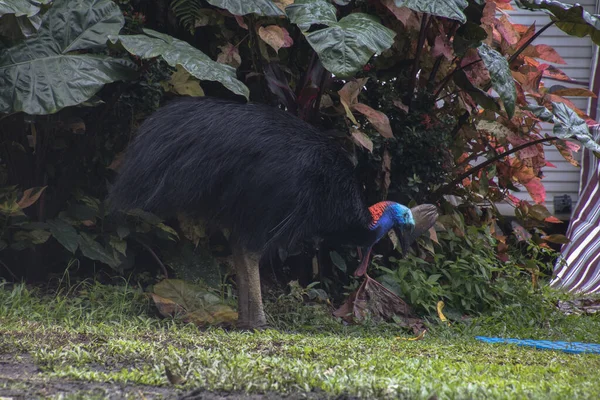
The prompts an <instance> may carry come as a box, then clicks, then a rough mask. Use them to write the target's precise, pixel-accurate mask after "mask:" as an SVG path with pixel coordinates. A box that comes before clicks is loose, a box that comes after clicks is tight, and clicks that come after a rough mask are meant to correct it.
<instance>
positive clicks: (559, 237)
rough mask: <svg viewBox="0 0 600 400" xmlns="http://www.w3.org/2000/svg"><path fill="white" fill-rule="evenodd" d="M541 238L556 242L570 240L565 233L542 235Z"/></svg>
mask: <svg viewBox="0 0 600 400" xmlns="http://www.w3.org/2000/svg"><path fill="white" fill-rule="evenodd" d="M541 239H543V240H545V241H546V242H550V243H556V244H567V243H569V242H570V240H569V238H568V237H566V236H565V235H560V234H558V233H556V234H553V235H548V236H542V237H541Z"/></svg>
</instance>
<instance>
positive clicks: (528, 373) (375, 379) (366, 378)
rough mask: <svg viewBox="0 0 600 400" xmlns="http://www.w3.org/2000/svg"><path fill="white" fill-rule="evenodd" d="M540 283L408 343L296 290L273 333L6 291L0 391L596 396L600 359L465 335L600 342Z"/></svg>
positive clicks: (121, 298) (136, 296) (81, 287)
mask: <svg viewBox="0 0 600 400" xmlns="http://www.w3.org/2000/svg"><path fill="white" fill-rule="evenodd" d="M542 289H543V290H542V291H540V292H538V293H537V294H535V295H531V297H530V298H527V299H523V302H522V304H521V305H519V306H511V305H506V306H504V307H501V308H497V309H496V310H494V311H493V312H490V313H487V314H482V315H480V316H477V317H475V318H470V319H467V320H463V321H462V322H461V321H458V322H453V323H452V324H451V325H450V326H447V325H445V324H443V323H441V322H440V321H439V320H438V319H435V318H431V319H429V320H427V322H426V325H427V329H428V331H427V334H426V335H425V337H424V338H423V339H422V340H418V341H412V340H406V339H410V338H411V337H412V335H410V334H407V333H406V332H405V331H403V330H401V329H400V328H398V327H397V326H396V325H394V324H383V325H378V326H372V325H369V324H368V323H367V324H364V325H362V326H355V325H343V324H341V323H340V322H339V321H337V320H335V319H334V318H332V317H331V316H330V313H329V312H327V311H326V307H327V306H326V305H323V304H321V305H319V304H312V305H307V304H303V303H302V302H300V301H299V300H298V299H297V297H294V296H293V295H282V296H281V297H279V298H277V299H273V298H272V299H270V301H269V302H268V303H267V309H268V311H269V317H270V318H269V321H270V322H271V324H272V327H273V328H275V329H267V330H264V331H257V332H239V331H228V330H224V329H220V328H210V329H207V330H200V329H198V328H197V327H195V326H194V325H191V324H182V323H179V322H175V321H173V320H169V319H159V318H157V317H156V314H155V311H154V310H153V308H152V307H151V303H150V300H149V299H148V297H147V296H146V295H145V294H144V293H143V291H142V290H141V289H139V288H138V287H137V286H136V285H131V284H119V285H101V284H99V283H92V282H83V283H79V284H77V285H73V286H70V287H69V288H68V290H67V289H64V288H63V289H62V290H58V291H56V290H54V289H53V290H48V291H47V290H44V289H43V288H31V287H27V286H25V285H8V284H4V285H3V286H2V288H1V289H0V360H1V362H0V396H7V395H9V397H10V395H17V394H21V395H25V396H26V397H27V398H35V397H36V396H37V397H39V398H109V396H112V398H177V396H180V395H184V394H189V393H190V392H191V391H193V390H197V392H196V395H201V396H204V397H196V398H223V397H220V396H221V395H222V396H225V395H224V394H223V392H227V393H228V396H233V397H228V398H242V397H244V396H251V395H256V396H258V395H259V394H261V395H266V396H267V398H279V397H281V396H288V397H290V398H301V397H307V398H328V397H331V398H336V397H338V398H339V397H340V396H347V397H345V398H410V399H413V398H414V399H431V398H438V399H458V398H492V399H509V398H510V399H514V398H532V399H537V398H539V399H565V398H570V399H574V398H597V397H598V396H599V395H600V388H599V387H598V385H597V382H598V378H600V372H599V371H600V356H598V355H573V354H566V353H560V352H554V351H536V350H533V349H527V348H520V347H516V346H512V345H490V344H484V343H480V342H477V341H476V340H475V339H474V336H475V335H497V334H499V335H503V336H505V337H517V338H534V339H560V340H573V341H587V342H594V341H598V340H599V339H600V338H599V337H598V336H599V334H598V332H600V329H599V328H600V318H598V317H597V316H575V315H570V316H566V315H563V314H561V313H559V312H558V311H557V310H556V308H554V306H553V302H554V300H555V299H556V298H557V297H556V296H557V295H556V294H555V293H553V292H551V291H549V290H548V289H547V288H545V287H544V286H543V287H542ZM542 299H545V301H541V300H542ZM527 304H529V306H527ZM292 311H294V312H292ZM315 327H318V333H317V332H316V331H315ZM19 374H21V375H22V376H19ZM65 394H66V397H61V396H65ZM142 396H144V397H142ZM211 396H213V397H211ZM255 398H259V397H255Z"/></svg>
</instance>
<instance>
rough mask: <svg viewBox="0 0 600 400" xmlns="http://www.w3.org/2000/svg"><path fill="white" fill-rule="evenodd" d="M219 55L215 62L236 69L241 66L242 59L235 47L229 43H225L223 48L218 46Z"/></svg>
mask: <svg viewBox="0 0 600 400" xmlns="http://www.w3.org/2000/svg"><path fill="white" fill-rule="evenodd" d="M219 49H221V53H220V54H219V55H218V56H217V62H219V63H221V64H227V65H230V66H232V67H233V68H237V67H239V66H240V65H241V64H242V58H241V57H240V52H239V50H238V48H237V47H235V46H234V45H232V44H231V43H227V44H226V45H225V46H219Z"/></svg>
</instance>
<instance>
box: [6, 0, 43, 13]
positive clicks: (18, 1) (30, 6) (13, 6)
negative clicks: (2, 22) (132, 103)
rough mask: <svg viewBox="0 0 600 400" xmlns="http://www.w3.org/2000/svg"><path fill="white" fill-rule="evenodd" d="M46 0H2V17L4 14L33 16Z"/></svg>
mask: <svg viewBox="0 0 600 400" xmlns="http://www.w3.org/2000/svg"><path fill="white" fill-rule="evenodd" d="M43 3H44V2H41V1H35V0H0V17H1V16H3V15H4V14H15V16H16V17H20V16H22V15H25V16H27V17H31V16H33V15H35V14H37V13H38V12H39V11H40V6H41V5H42V4H43Z"/></svg>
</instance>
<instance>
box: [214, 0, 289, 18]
mask: <svg viewBox="0 0 600 400" xmlns="http://www.w3.org/2000/svg"><path fill="white" fill-rule="evenodd" d="M206 1H207V2H208V3H209V4H212V5H213V6H215V7H219V8H224V9H226V10H227V11H229V12H230V13H232V14H233V15H246V14H257V15H265V16H269V17H277V16H280V15H284V13H283V11H281V10H280V9H279V7H277V6H276V5H275V3H273V2H272V1H271V0H206Z"/></svg>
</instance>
